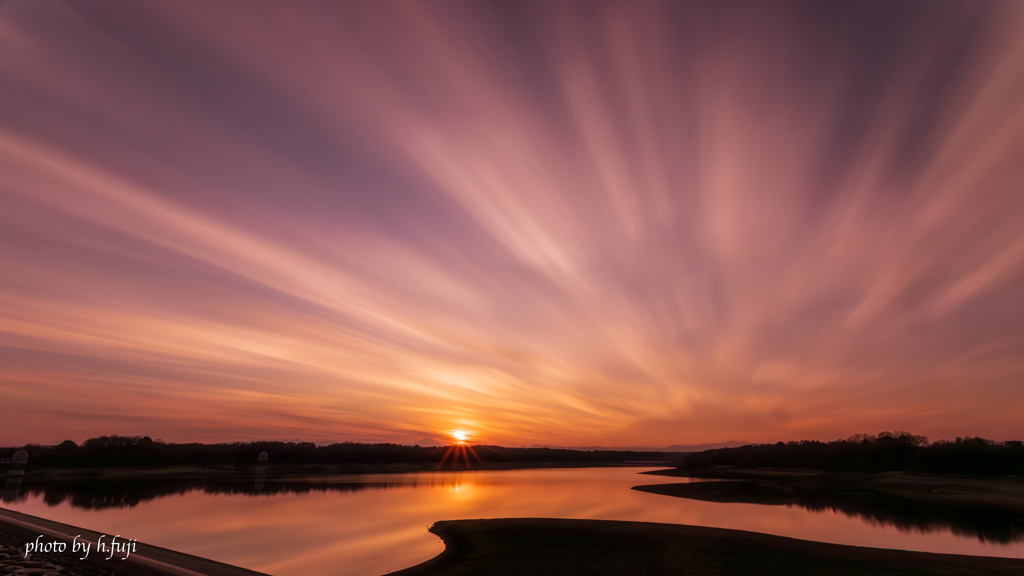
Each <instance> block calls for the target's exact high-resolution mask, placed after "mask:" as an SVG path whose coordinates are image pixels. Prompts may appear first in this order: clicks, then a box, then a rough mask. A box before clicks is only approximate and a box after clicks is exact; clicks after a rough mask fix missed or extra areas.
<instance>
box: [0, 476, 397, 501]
mask: <svg viewBox="0 0 1024 576" xmlns="http://www.w3.org/2000/svg"><path fill="white" fill-rule="evenodd" d="M415 484H417V482H416V481H415V480H409V479H402V478H400V477H398V478H396V480H395V481H387V482H380V481H371V482H353V481H351V480H348V481H346V480H343V479H338V480H333V479H326V480H324V481H316V479H315V478H300V479H275V478H270V479H266V478H265V477H260V476H259V475H254V476H245V477H198V478H195V477H193V478H181V477H130V478H110V477H102V478H75V479H62V478H60V477H56V478H54V477H46V476H41V477H32V476H29V477H27V478H25V479H24V480H22V481H21V483H20V484H19V487H18V488H19V489H18V490H17V491H6V492H0V501H2V502H6V503H12V502H19V501H23V500H25V499H27V498H30V497H35V496H41V497H42V499H43V502H45V503H46V504H47V505H48V506H57V505H60V504H63V503H65V502H67V503H69V504H70V505H71V506H73V507H75V508H81V509H84V510H101V509H105V508H131V507H134V506H137V505H138V504H141V503H143V502H147V501H149V500H156V499H158V498H163V497H165V496H175V495H184V494H187V493H189V492H195V491H199V492H204V493H206V494H218V495H244V496H263V495H266V496H270V495H275V494H308V493H314V492H358V491H362V490H389V489H394V488H399V487H407V486H410V485H415Z"/></svg>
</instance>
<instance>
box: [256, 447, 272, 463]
mask: <svg viewBox="0 0 1024 576" xmlns="http://www.w3.org/2000/svg"><path fill="white" fill-rule="evenodd" d="M269 461H270V454H267V451H266V450H264V451H263V452H260V455H259V456H257V457H256V462H257V463H258V464H266V463H267V462H269Z"/></svg>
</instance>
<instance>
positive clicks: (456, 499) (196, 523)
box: [2, 468, 1024, 576]
mask: <svg viewBox="0 0 1024 576" xmlns="http://www.w3.org/2000/svg"><path fill="white" fill-rule="evenodd" d="M641 470H643V469H638V468H583V469H547V470H512V471H477V472H422V473H410V474H373V475H354V476H336V477H331V478H316V479H309V480H289V481H288V482H280V481H274V480H272V479H268V480H266V481H263V482H261V483H260V484H259V485H257V484H256V481H254V480H249V481H246V482H245V483H244V484H243V483H239V482H237V481H234V482H231V483H225V482H219V481H212V480H195V481H190V483H184V484H182V483H180V482H178V483H172V482H166V483H163V484H161V483H154V482H151V481H150V482H145V483H140V482H130V483H128V484H123V485H116V484H111V483H110V482H104V483H103V484H102V485H100V484H98V485H96V486H94V487H91V488H90V487H86V488H84V489H83V488H82V487H81V486H80V483H76V485H75V486H74V488H73V489H72V488H71V487H68V488H67V489H64V490H62V489H56V488H52V487H47V488H46V489H45V490H44V489H42V488H38V489H37V488H33V487H31V486H25V487H24V488H23V489H22V490H21V491H20V493H19V495H17V496H13V495H12V494H11V493H10V492H8V493H7V494H6V496H5V498H4V502H3V504H2V505H3V506H4V507H7V508H10V509H13V510H18V511H21V512H25V513H27V514H33V515H36V516H41V517H44V518H50V519H53V520H57V521H59V522H65V523H68V524H73V525H76V526H82V527H87V528H90V529H93V530H98V531H100V532H105V533H107V534H120V535H122V537H124V538H137V539H139V540H140V541H142V542H146V543H150V544H154V545H159V546H163V547H166V548H171V549H174V550H179V551H182V552H187V553H190V554H195V555H198V556H204V557H207V558H212V559H215V560H219V561H221V562H227V563H230V564H236V565H239V566H244V567H246V568H251V569H254V570H259V571H261V572H266V573H269V574H273V575H275V576H300V575H303V576H305V575H309V576H318V575H324V576H326V575H328V574H330V575H332V576H378V575H381V574H385V573H387V572H388V571H393V570H398V569H400V568H406V567H408V566H412V565H414V564H417V563H419V562H422V561H424V560H426V559H428V558H431V557H433V556H435V555H437V554H438V553H440V552H441V550H442V548H443V545H442V544H441V541H440V540H439V539H438V538H437V537H435V536H434V535H432V534H430V533H428V532H427V527H428V526H430V525H431V524H432V523H433V522H435V521H437V520H448V519H457V518H505V517H560V518H594V519H608V520H639V521H646V522H669V523H680V524H696V525H702V526H717V527H723V528H738V529H743V530H752V531H756V532H767V533H771V534H779V535H782V536H792V537H795V538H803V539H808V540H819V541H825V542H836V543H841V544H855V545H861V546H877V547H884V548H902V549H908V550H922V551H929V552H946V553H959V554H977V555H987V556H1012V557H1018V558H1024V542H1021V541H1015V542H1011V543H1008V544H998V543H986V542H982V541H980V540H979V537H978V534H979V533H980V534H982V535H983V536H984V531H982V532H977V531H975V530H974V529H973V528H972V527H971V526H970V524H969V522H968V524H966V525H963V524H961V525H957V524H955V523H954V524H943V523H942V522H936V521H934V520H927V521H915V520H914V519H913V518H910V519H909V520H907V521H898V522H897V523H898V524H899V526H900V527H897V526H896V525H894V524H893V523H890V522H888V521H882V520H879V519H878V518H877V517H874V518H872V517H870V516H868V515H858V513H856V512H849V511H848V512H847V513H842V512H836V511H832V510H828V509H826V510H818V511H813V510H807V509H804V508H801V507H796V506H767V505H758V504H721V503H713V502H701V501H696V500H687V499H682V498H672V497H668V496H661V495H656V494H648V493H643V492H638V491H636V490H630V488H631V487H632V486H637V485H643V484H665V483H670V482H675V481H680V482H684V481H686V479H681V478H667V477H661V476H646V475H644V476H641V475H637V473H638V472H639V471H641ZM257 488H258V490H257ZM848 514H849V515H848ZM866 517H867V519H866ZM954 532H957V533H959V534H955V533H954ZM1012 539H1013V538H1011V540H1012Z"/></svg>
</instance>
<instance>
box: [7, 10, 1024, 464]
mask: <svg viewBox="0 0 1024 576" xmlns="http://www.w3.org/2000/svg"><path fill="white" fill-rule="evenodd" d="M1022 336H1024V2H1019V1H1015V0H1006V1H996V2H989V1H984V0H965V1H944V0H935V1H930V0H921V1H915V2H900V1H892V0H883V1H878V2H871V1H861V0H857V1H850V2H821V1H817V0H812V1H808V2H796V1H793V2H789V1H786V2H771V1H760V0H758V1H750V2H734V1H725V2H716V1H708V2H682V1H679V2H676V1H672V2H608V3H600V2H591V1H582V0H581V1H579V2H572V1H560V2H551V1H547V0H541V1H536V2H530V1H515V2H486V1H482V0H481V1H475V2H451V1H448V0H440V1H401V2H399V1H391V0H382V1H375V2H370V1H345V2H310V1H298V2H293V1H289V2H284V1H248V0H246V1H243V0H236V1H227V0H225V1H219V2H204V1H192V2H178V1H175V2H161V1H136V2H130V1H126V0H124V1H122V0H110V1H102V2H101V1H90V0H83V1H74V2H72V1H66V2H57V1H51V0H0V445H4V444H7V445H13V444H18V443H24V442H40V443H54V442H60V441H62V440H64V439H72V440H76V441H79V442H80V441H82V440H84V439H86V438H89V437H92V436H98V435H101V434H132V435H134V434H139V435H149V436H151V437H153V438H162V439H164V440H166V441H234V440H249V439H304V440H309V441H316V442H325V441H345V440H355V441H395V442H408V441H412V440H416V439H419V438H422V437H423V436H427V435H429V436H433V437H435V438H438V439H441V440H448V439H449V438H450V436H449V434H450V433H451V431H452V430H464V431H466V432H467V434H468V437H469V438H468V439H469V441H470V442H479V443H493V444H504V445H528V444H533V443H545V444H560V445H593V444H600V445H607V446H629V445H646V446H666V445H669V444H690V443H700V442H717V441H724V440H729V439H736V440H742V441H748V442H762V441H776V440H791V439H801V438H818V439H835V438H839V437H846V436H849V435H851V434H855V433H877V432H879V431H881V430H893V429H904V430H908V431H911V432H913V433H916V434H924V435H927V436H929V437H930V438H931V439H933V440H935V439H939V438H950V437H955V436H968V435H970V436H984V437H988V438H993V439H1011V438H1024V337H1022Z"/></svg>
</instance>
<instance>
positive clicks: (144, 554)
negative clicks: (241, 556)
mask: <svg viewBox="0 0 1024 576" xmlns="http://www.w3.org/2000/svg"><path fill="white" fill-rule="evenodd" d="M40 535H42V536H43V539H42V540H43V541H47V542H53V541H59V542H65V543H67V550H66V551H64V552H50V553H33V554H32V555H31V556H30V557H29V558H27V559H26V558H24V557H23V556H24V551H25V548H24V547H25V543H26V542H32V541H35V540H36V538H37V537H38V536H40ZM76 536H80V538H79V541H82V540H88V541H91V542H92V543H93V544H92V552H91V553H90V554H89V555H88V557H86V558H85V559H84V560H82V559H81V558H82V556H83V554H82V553H81V552H77V553H76V552H72V551H71V548H72V542H73V541H74V538H75V537H76ZM101 536H103V535H102V534H100V533H99V532H95V531H93V530H88V529H85V528H78V527H75V526H71V525H68V524H62V523H60V522H53V521H51V520H46V519H44V518H38V517H36V516H30V515H28V514H22V513H20V512H14V511H12V510H7V509H4V508H0V547H3V548H4V549H5V550H6V551H7V552H5V553H4V555H5V556H9V557H7V558H4V559H3V560H2V561H0V563H2V564H3V567H2V568H0V574H3V573H5V572H6V573H8V574H17V575H19V576H21V575H25V576H32V575H33V574H44V573H45V572H47V571H48V570H46V569H42V568H40V566H38V564H44V565H47V566H52V567H59V570H53V571H51V572H54V573H60V574H63V575H67V576H71V575H78V576H106V575H110V574H113V575H115V576H200V575H203V576H266V575H265V574H263V573H261V572H255V571H253V570H247V569H245V568H239V567H237V566H232V565H230V564H223V563H221V562H215V561H213V560H208V559H206V558H200V557H198V556H192V555H190V554H183V553H181V552H175V551H173V550H167V549H166V548H159V547H157V546H151V545H149V544H146V543H144V542H138V543H136V547H135V552H133V553H131V554H129V555H128V556H127V558H126V559H125V560H121V559H120V558H121V556H124V554H118V555H117V556H113V557H112V558H111V559H110V560H107V559H106V558H107V556H106V555H104V554H98V553H96V545H95V542H96V541H97V539H99V538H100V537H101ZM105 540H106V541H107V542H109V541H110V535H107V537H106V539H105ZM11 552H16V554H11ZM19 570H20V571H19Z"/></svg>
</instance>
